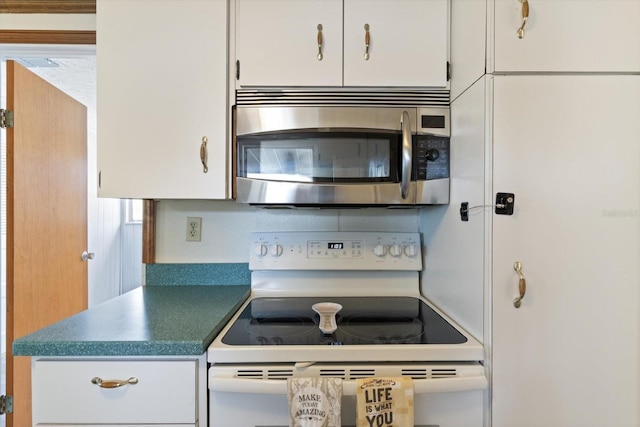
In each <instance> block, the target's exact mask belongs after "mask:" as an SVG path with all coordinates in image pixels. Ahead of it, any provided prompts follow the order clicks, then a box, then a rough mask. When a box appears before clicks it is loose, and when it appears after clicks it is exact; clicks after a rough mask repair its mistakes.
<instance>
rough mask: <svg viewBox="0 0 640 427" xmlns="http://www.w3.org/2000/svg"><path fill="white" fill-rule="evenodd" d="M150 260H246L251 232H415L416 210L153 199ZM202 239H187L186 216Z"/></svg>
mask: <svg viewBox="0 0 640 427" xmlns="http://www.w3.org/2000/svg"><path fill="white" fill-rule="evenodd" d="M156 212H157V218H156V221H157V223H156V262H158V263H246V262H249V250H250V246H249V236H250V234H251V232H254V231H406V232H416V231H419V230H418V229H419V210H418V209H383V208H372V209H263V208H256V207H252V206H246V205H240V204H236V203H235V202H234V201H177V200H162V201H159V202H158V204H157V208H156ZM193 216H195V217H201V218H202V241H201V242H187V241H186V226H187V217H193Z"/></svg>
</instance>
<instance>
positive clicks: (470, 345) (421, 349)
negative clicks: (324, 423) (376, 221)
mask: <svg viewBox="0 0 640 427" xmlns="http://www.w3.org/2000/svg"><path fill="white" fill-rule="evenodd" d="M251 248H252V251H251V256H250V262H249V268H250V269H251V271H252V278H251V295H250V298H249V299H248V301H247V302H246V303H245V304H244V305H243V306H242V307H241V308H240V309H239V310H238V312H237V313H236V314H235V315H234V317H233V318H232V319H231V321H230V322H229V323H228V325H227V326H226V327H225V328H224V329H223V330H222V332H221V333H220V334H219V336H218V337H217V338H216V339H215V340H214V341H213V343H212V344H211V346H210V347H209V349H208V362H209V363H210V364H211V366H210V368H209V390H210V399H209V400H210V408H209V409H210V415H209V417H210V420H209V425H210V427H217V426H225V427H234V426H238V427H240V426H242V427H248V426H286V425H288V422H289V421H288V420H289V417H288V402H287V398H286V395H287V381H286V379H287V378H289V377H309V376H331V377H340V378H342V379H343V403H342V418H343V424H342V425H344V426H347V425H355V380H356V379H358V378H364V377H374V376H409V377H411V378H413V380H414V381H413V383H414V393H415V415H414V417H415V424H416V426H418V425H438V426H440V427H449V426H450V427H458V426H459V427H474V426H482V424H483V406H484V405H483V398H484V390H485V389H486V387H487V379H486V376H485V373H484V367H483V365H482V362H483V359H484V350H483V346H482V344H481V343H480V342H478V341H477V340H476V339H475V338H474V337H472V336H471V335H470V334H469V333H468V332H466V331H465V330H463V329H462V328H461V327H460V326H459V325H456V323H455V322H454V321H453V320H452V319H450V318H448V317H447V316H446V314H445V313H443V312H441V311H440V310H438V308H437V307H435V306H434V305H433V304H431V303H430V302H429V301H428V300H427V299H425V298H424V297H423V296H422V295H421V294H420V280H419V278H420V271H421V270H422V245H421V240H420V235H419V234H418V233H385V232H282V233H254V234H253V235H252V242H251ZM315 304H324V305H325V306H327V305H330V306H332V307H333V306H334V305H335V307H336V309H337V308H339V311H337V313H335V315H333V316H332V315H331V313H330V314H326V315H323V316H322V317H321V316H320V314H319V313H318V312H317V311H316V310H314V308H313V306H314V305H315ZM316 308H317V307H316ZM332 321H333V322H334V325H332V326H331V325H330V324H331V322H332ZM320 326H324V327H323V330H321V328H320ZM327 328H329V329H327ZM334 329H335V330H334Z"/></svg>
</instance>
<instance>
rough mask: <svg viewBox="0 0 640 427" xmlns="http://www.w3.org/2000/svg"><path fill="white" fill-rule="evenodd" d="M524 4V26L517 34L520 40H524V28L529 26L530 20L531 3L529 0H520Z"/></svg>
mask: <svg viewBox="0 0 640 427" xmlns="http://www.w3.org/2000/svg"><path fill="white" fill-rule="evenodd" d="M518 1H519V2H520V3H522V25H520V28H518V31H517V34H518V38H519V39H522V38H524V26H525V25H527V19H529V1H528V0H518Z"/></svg>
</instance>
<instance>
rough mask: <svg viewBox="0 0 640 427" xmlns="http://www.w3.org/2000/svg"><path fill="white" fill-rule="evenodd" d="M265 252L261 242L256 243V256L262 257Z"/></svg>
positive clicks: (265, 249)
mask: <svg viewBox="0 0 640 427" xmlns="http://www.w3.org/2000/svg"><path fill="white" fill-rule="evenodd" d="M266 254H267V247H266V246H265V245H263V244H257V245H256V256H257V257H259V258H262V257H263V256H265V255H266Z"/></svg>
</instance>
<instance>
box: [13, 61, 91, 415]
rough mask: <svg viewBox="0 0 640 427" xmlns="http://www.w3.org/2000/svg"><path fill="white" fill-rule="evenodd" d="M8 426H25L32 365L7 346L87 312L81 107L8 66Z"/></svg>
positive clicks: (84, 153) (16, 66)
mask: <svg viewBox="0 0 640 427" xmlns="http://www.w3.org/2000/svg"><path fill="white" fill-rule="evenodd" d="M7 109H8V110H11V111H13V112H14V125H13V127H12V128H8V129H7V341H8V343H9V344H8V349H7V394H9V395H12V396H13V397H14V412H13V414H10V415H9V416H8V417H7V425H8V426H9V427H11V426H16V427H22V426H28V425H31V371H30V369H31V365H30V358H28V357H15V358H14V357H13V356H12V354H11V342H13V340H14V339H16V338H19V337H21V336H24V335H27V334H29V333H31V332H33V331H35V330H38V329H40V328H43V327H45V326H47V325H50V324H52V323H54V322H56V321H58V320H61V319H63V318H65V317H68V316H70V315H72V314H75V313H77V312H79V311H82V310H84V309H86V308H87V263H86V262H84V261H83V260H82V256H81V255H82V253H83V251H85V250H87V247H86V245H87V111H86V107H85V106H84V105H82V104H80V103H79V102H77V101H75V100H74V99H73V98H71V97H69V96H68V95H66V94H65V93H63V92H61V91H60V90H58V89H57V88H55V87H54V86H52V85H50V84H49V83H47V82H46V81H44V80H42V79H41V78H40V77H38V76H36V75H35V74H33V73H31V72H30V71H28V70H27V69H25V68H23V67H22V66H20V65H19V64H17V63H15V62H14V61H7Z"/></svg>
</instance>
